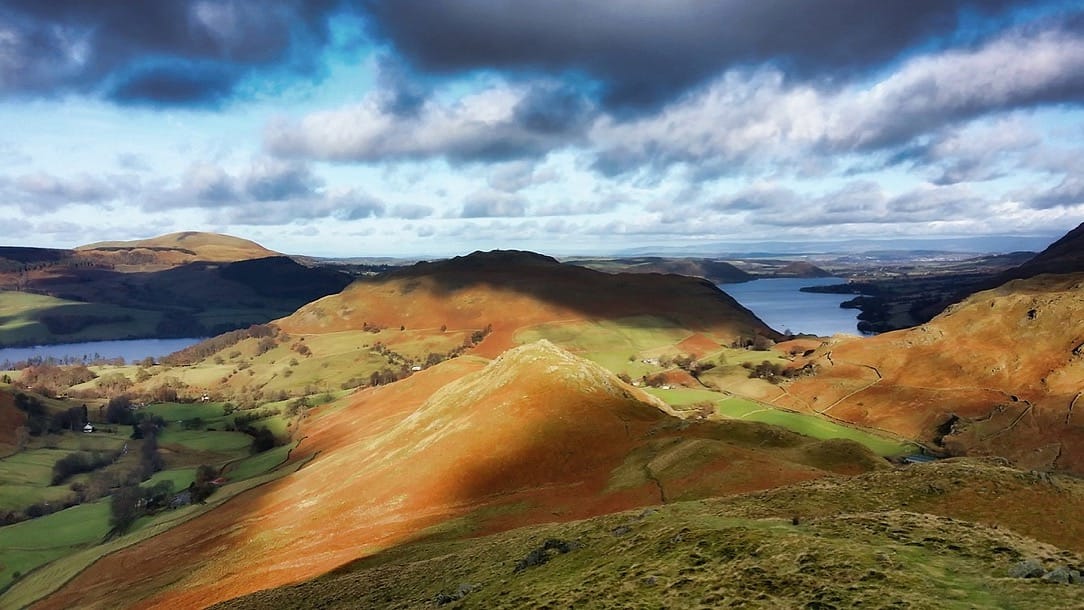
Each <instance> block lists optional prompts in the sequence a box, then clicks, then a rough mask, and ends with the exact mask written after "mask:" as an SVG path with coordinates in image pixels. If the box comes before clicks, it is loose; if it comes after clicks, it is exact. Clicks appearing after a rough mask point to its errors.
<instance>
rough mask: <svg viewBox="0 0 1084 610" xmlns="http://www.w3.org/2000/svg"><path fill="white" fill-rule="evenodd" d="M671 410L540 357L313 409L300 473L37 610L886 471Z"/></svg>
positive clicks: (586, 368) (91, 576) (211, 598)
mask: <svg viewBox="0 0 1084 610" xmlns="http://www.w3.org/2000/svg"><path fill="white" fill-rule="evenodd" d="M667 411H668V408H667V407H666V406H665V405H664V404H662V403H660V402H658V401H657V400H656V399H653V398H651V397H650V396H648V395H646V394H644V393H642V392H641V391H640V390H639V389H637V388H633V387H632V386H628V385H625V384H624V383H622V382H621V381H619V380H618V379H617V378H616V377H614V376H613V375H612V374H610V373H609V372H607V371H605V370H604V369H602V368H601V367H599V366H597V365H595V364H593V363H590V362H587V361H584V360H582V359H580V358H577V357H575V356H572V355H571V354H568V353H567V352H564V351H562V350H560V349H558V348H556V347H554V346H553V345H552V344H549V343H546V342H538V343H534V344H530V345H525V346H522V347H519V348H517V349H514V350H511V351H509V352H508V353H506V354H504V355H502V356H501V357H500V358H497V359H496V360H494V361H493V362H492V363H489V364H488V365H485V364H484V363H482V362H481V361H479V360H477V359H471V358H459V359H455V360H451V361H448V362H445V363H443V364H440V365H438V366H435V367H433V368H431V369H429V370H426V371H424V372H422V373H419V374H416V375H414V376H411V377H409V378H408V379H406V380H403V381H400V382H398V383H395V384H392V385H390V386H384V387H381V388H375V389H368V390H364V391H361V392H358V393H356V394H355V395H354V396H353V397H351V398H350V399H349V400H348V402H347V404H343V405H338V406H330V407H325V408H324V409H322V410H318V411H316V412H315V414H313V415H312V416H311V417H309V418H308V419H307V420H305V421H304V423H303V425H302V429H301V434H302V436H303V438H304V440H303V441H302V442H301V445H300V447H299V448H298V449H297V450H295V459H302V458H301V457H300V456H304V455H312V456H315V457H313V458H312V460H311V462H308V463H306V464H305V466H304V467H303V468H301V469H300V470H298V471H297V472H296V473H294V474H291V475H289V476H287V477H285V478H282V479H280V480H278V481H275V482H273V483H269V484H267V485H265V486H263V487H260V488H257V489H254V490H253V491H251V492H248V493H245V494H243V495H242V496H239V497H237V498H236V499H234V500H233V501H231V502H229V503H227V504H225V505H223V506H222V507H221V508H219V509H216V510H215V511H213V512H211V513H209V514H206V515H203V516H201V517H200V518H197V519H195V520H193V521H190V522H188V523H186V524H184V525H181V526H179V527H177V528H175V529H174V530H171V531H169V532H167V533H165V534H162V535H159V536H157V537H155V538H153V539H151V540H149V541H147V542H144V543H141V544H138V545H136V546H133V547H130V548H128V549H125V550H122V551H120V552H117V553H115V554H113V555H110V556H107V557H105V558H103V559H101V560H99V561H98V562H97V563H95V564H94V565H92V566H91V567H90V568H89V569H87V570H86V571H84V572H82V573H81V574H80V575H79V576H78V577H76V578H75V579H73V580H72V581H71V582H69V583H67V584H66V585H65V586H64V588H63V589H61V590H60V591H59V592H57V593H56V594H54V595H52V596H51V597H49V598H47V599H46V600H45V601H44V602H43V603H41V604H39V607H42V608H66V607H71V606H72V605H79V606H81V607H116V606H118V605H126V604H137V605H138V606H140V607H201V606H203V605H206V604H210V603H214V602H217V601H222V600H225V599H229V598H232V597H235V596H237V595H242V594H245V593H249V592H252V591H257V590H260V589H264V588H268V587H274V586H279V585H283V584H287V583H291V582H296V581H299V580H304V579H307V578H311V577H313V576H317V575H319V574H323V573H326V572H328V571H329V570H331V569H334V568H336V567H338V566H340V565H342V564H344V563H347V562H350V561H352V560H354V559H356V558H359V557H364V556H368V555H372V554H374V553H377V552H381V551H384V550H387V549H390V548H393V547H395V546H397V545H400V544H402V543H404V542H407V541H410V540H417V539H420V538H426V537H432V536H438V537H444V538H452V539H456V538H461V537H464V536H473V535H479V534H485V533H489V532H495V531H503V530H507V529H511V528H516V527H522V526H524V525H529V524H533V523H539V522H545V521H568V520H573V519H581V518H585V517H590V516H593V515H598V514H604V513H610V512H613V511H616V510H622V509H628V508H632V507H639V506H645V505H653V504H659V503H667V502H672V501H676V500H684V499H694V498H700V497H705V496H711V495H720V494H731V493H740V492H746V491H752V490H757V489H766V488H771V487H775V486H779V485H785V484H788V483H794V482H798V481H806V480H810V479H816V478H821V477H825V476H827V475H829V474H830V473H831V472H832V471H833V470H840V471H845V472H854V471H855V470H854V469H855V468H856V467H857V470H858V471H864V470H873V469H878V468H887V467H888V466H887V464H886V463H885V462H884V461H883V460H879V459H877V458H875V457H874V456H873V455H872V454H870V453H869V452H868V451H866V450H865V449H863V448H861V447H860V446H857V445H856V444H854V443H849V442H842V441H832V442H818V441H814V440H811V439H809V438H807V437H802V436H799V435H797V434H793V433H789V432H786V431H784V430H781V429H778V428H773V427H771V426H766V425H763V424H749V423H744V422H703V423H699V424H693V423H691V422H688V421H683V420H680V419H677V418H675V417H673V416H671V415H669V414H668V412H667ZM132 566H139V569H138V570H133V569H131V567H132Z"/></svg>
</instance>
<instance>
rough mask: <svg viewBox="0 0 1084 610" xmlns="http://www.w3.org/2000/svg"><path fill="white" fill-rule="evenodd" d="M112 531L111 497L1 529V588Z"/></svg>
mask: <svg viewBox="0 0 1084 610" xmlns="http://www.w3.org/2000/svg"><path fill="white" fill-rule="evenodd" d="M108 531H109V500H108V499H105V500H100V501H98V502H95V503H93V504H83V505H80V506H75V507H72V508H69V509H66V510H62V511H60V512H57V513H53V514H51V515H46V516H44V517H39V518H37V519H31V520H30V521H23V522H21V523H16V524H14V525H8V526H5V527H2V528H0V562H2V564H3V565H2V569H0V591H3V590H4V589H5V588H6V587H7V586H8V585H10V584H11V582H12V581H13V580H14V579H15V574H16V573H19V576H20V577H22V576H24V575H26V574H27V573H29V572H30V570H32V569H34V568H36V567H38V566H40V565H43V564H45V563H48V562H50V561H53V560H55V559H58V558H60V557H63V556H65V555H68V554H70V553H71V552H72V551H73V550H76V549H78V548H81V547H84V546H89V545H93V544H96V543H98V542H100V541H101V540H102V539H103V538H104V537H105V535H106V533H108Z"/></svg>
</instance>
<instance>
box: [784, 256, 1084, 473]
mask: <svg viewBox="0 0 1084 610" xmlns="http://www.w3.org/2000/svg"><path fill="white" fill-rule="evenodd" d="M1082 311H1084V274H1079V273H1078V274H1067V275H1057V276H1053V275H1042V276H1037V277H1034V278H1030V279H1026V280H1014V281H1011V282H1009V283H1007V284H1005V285H1003V286H1001V287H999V288H996V289H993V290H987V291H984V292H980V293H977V294H974V295H972V296H971V297H968V298H967V299H966V300H964V301H963V302H961V303H958V304H956V305H954V306H952V307H951V308H949V309H948V310H947V311H945V312H944V313H942V314H941V315H939V316H937V317H936V318H934V319H933V320H932V321H930V322H929V323H927V324H925V325H922V326H920V327H917V328H914V329H909V330H904V331H896V332H891V333H886V334H883V335H879V336H877V337H873V338H869V339H862V340H850V341H841V342H838V343H833V344H829V345H826V346H825V347H823V348H821V349H820V350H818V351H817V352H816V353H815V354H814V355H812V356H811V358H810V360H811V361H812V362H813V363H815V364H816V365H817V366H819V367H820V370H821V373H820V374H818V375H817V376H815V377H811V378H806V379H802V380H799V381H796V382H794V383H793V384H791V385H790V386H789V387H788V388H787V392H786V394H785V395H782V396H780V397H778V398H777V399H776V403H777V404H780V405H787V406H790V407H792V408H798V409H806V410H811V411H816V412H818V413H823V414H825V415H828V416H831V417H833V418H837V419H840V420H844V421H848V422H853V423H858V424H861V425H864V426H871V427H875V428H881V429H885V430H890V431H894V432H897V433H899V434H903V435H905V436H908V437H912V438H918V439H923V440H925V441H926V442H929V443H933V444H943V447H944V449H945V451H947V452H949V453H953V454H969V455H971V454H975V455H986V454H995V455H1002V456H1006V457H1008V458H1011V459H1012V460H1013V461H1014V462H1016V463H1017V464H1019V465H1020V466H1021V467H1025V468H1043V469H1050V468H1053V469H1061V470H1067V471H1070V472H1075V473H1078V474H1080V473H1084V415H1082V414H1081V412H1080V410H1079V409H1077V407H1078V404H1077V403H1079V402H1080V400H1079V399H1080V394H1081V391H1082V389H1084V316H1082V315H1081V312H1082ZM799 364H802V363H799Z"/></svg>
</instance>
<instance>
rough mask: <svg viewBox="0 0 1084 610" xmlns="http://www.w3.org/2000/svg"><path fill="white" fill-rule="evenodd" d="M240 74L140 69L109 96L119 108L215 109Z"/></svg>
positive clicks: (181, 67)
mask: <svg viewBox="0 0 1084 610" xmlns="http://www.w3.org/2000/svg"><path fill="white" fill-rule="evenodd" d="M239 72H240V71H239V70H237V69H226V68H223V67H221V66H210V67H202V66H191V65H188V64H184V63H181V64H176V65H171V66H156V67H150V68H142V69H139V70H136V71H134V72H133V73H131V74H130V75H128V76H125V77H122V78H121V80H120V82H119V83H118V84H117V85H116V86H115V87H113V88H112V89H110V90H109V92H108V95H109V97H110V98H112V99H113V100H115V101H117V102H120V103H122V104H152V105H157V104H164V105H176V106H217V105H219V104H220V103H222V102H223V101H225V100H226V99H227V98H228V97H229V96H230V94H231V93H232V91H233V87H234V85H235V84H236V82H237V80H238V74H239Z"/></svg>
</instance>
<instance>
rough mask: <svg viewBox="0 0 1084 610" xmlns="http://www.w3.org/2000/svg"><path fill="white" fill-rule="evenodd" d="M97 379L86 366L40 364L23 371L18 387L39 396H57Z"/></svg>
mask: <svg viewBox="0 0 1084 610" xmlns="http://www.w3.org/2000/svg"><path fill="white" fill-rule="evenodd" d="M96 377H97V375H96V374H94V372H93V371H91V370H90V369H88V368H87V367H86V365H83V364H76V365H71V366H58V365H55V364H39V365H34V366H30V367H27V368H25V369H23V371H22V374H21V375H19V380H18V382H17V384H16V385H17V386H18V387H22V388H25V389H28V390H29V389H33V390H34V391H36V392H38V393H39V394H43V395H46V396H57V395H58V394H62V393H64V392H66V391H67V390H68V388H70V387H72V386H75V385H79V384H81V383H86V382H88V381H91V380H93V379H95V378H96Z"/></svg>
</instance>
